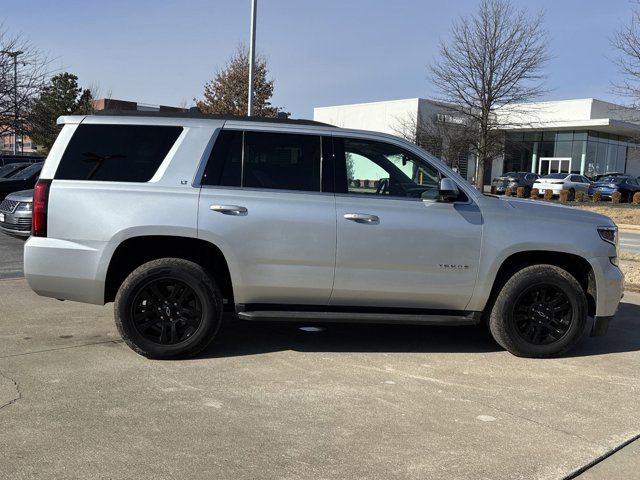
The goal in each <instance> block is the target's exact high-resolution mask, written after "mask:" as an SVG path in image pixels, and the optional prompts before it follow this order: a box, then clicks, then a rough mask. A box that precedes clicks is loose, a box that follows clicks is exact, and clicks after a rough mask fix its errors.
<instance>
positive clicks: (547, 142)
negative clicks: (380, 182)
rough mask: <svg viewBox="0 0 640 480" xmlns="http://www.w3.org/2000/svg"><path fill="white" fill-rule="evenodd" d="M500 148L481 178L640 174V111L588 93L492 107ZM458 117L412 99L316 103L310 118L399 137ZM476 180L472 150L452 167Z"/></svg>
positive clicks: (436, 105) (443, 106)
mask: <svg viewBox="0 0 640 480" xmlns="http://www.w3.org/2000/svg"><path fill="white" fill-rule="evenodd" d="M496 116H497V121H498V124H499V125H501V133H502V134H503V135H504V137H503V138H504V148H503V152H502V154H501V155H498V156H496V158H494V159H493V161H492V162H491V165H490V166H487V167H486V168H485V184H489V183H490V180H491V178H492V177H495V176H498V175H500V174H502V173H503V172H508V171H527V172H535V173H539V174H542V175H545V174H548V173H558V172H567V173H569V172H571V173H579V174H582V175H587V176H593V175H598V174H602V173H606V172H623V173H627V174H630V175H633V176H640V111H638V110H636V109H632V108H627V107H624V106H622V105H616V104H613V103H609V102H604V101H601V100H596V99H593V98H586V99H576V100H559V101H550V102H539V103H526V104H520V105H513V106H510V107H508V108H506V107H505V108H502V109H500V110H498V111H497V112H496ZM427 118H430V119H433V120H431V121H441V122H449V123H454V124H455V123H457V122H458V121H460V119H456V113H455V112H452V110H451V107H447V105H446V104H442V103H439V102H435V101H432V100H428V99H422V98H413V99H404V100H392V101H384V102H372V103H360V104H353V105H339V106H332V107H319V108H315V109H314V120H317V121H320V122H326V123H330V124H332V125H336V126H338V127H344V128H356V129H363V130H374V131H379V132H384V133H390V134H394V135H398V134H399V133H400V132H401V131H406V126H407V125H418V124H419V122H420V121H421V119H427ZM456 167H457V168H458V170H459V171H460V173H461V174H462V175H463V176H465V177H466V178H467V179H469V180H473V179H474V178H475V158H474V156H473V155H472V154H471V153H470V154H469V155H467V156H466V158H463V159H461V161H460V162H459V163H458V164H457V165H456Z"/></svg>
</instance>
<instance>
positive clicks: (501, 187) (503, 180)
mask: <svg viewBox="0 0 640 480" xmlns="http://www.w3.org/2000/svg"><path fill="white" fill-rule="evenodd" d="M538 178H540V175H538V174H537V173H531V172H507V173H505V174H503V175H502V176H500V177H497V178H494V179H493V180H492V181H491V186H492V187H495V188H496V193H504V192H505V190H506V189H507V188H513V189H516V188H518V187H524V189H525V195H526V196H529V194H530V193H531V189H532V188H533V184H534V183H535V181H536V180H537V179H538Z"/></svg>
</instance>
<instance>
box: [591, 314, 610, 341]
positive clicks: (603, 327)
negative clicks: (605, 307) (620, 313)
mask: <svg viewBox="0 0 640 480" xmlns="http://www.w3.org/2000/svg"><path fill="white" fill-rule="evenodd" d="M612 319H613V315H609V316H606V317H596V318H594V319H593V327H592V328H591V336H592V337H602V336H603V335H606V334H607V331H608V330H609V322H611V320H612Z"/></svg>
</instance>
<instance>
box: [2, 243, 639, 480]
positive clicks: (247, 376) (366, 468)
mask: <svg viewBox="0 0 640 480" xmlns="http://www.w3.org/2000/svg"><path fill="white" fill-rule="evenodd" d="M0 238H1V240H0V278H1V279H0V425H2V428H1V429H0V477H1V478H11V479H14V478H83V479H87V478H114V479H115V478H194V479H196V478H202V479H205V478H206V479H211V478H225V479H226V478H230V479H231V478H233V479H240V478H247V479H249V478H263V479H265V478H266V479H268V478H273V479H276V478H309V479H317V478H369V479H370V478H379V479H390V478H412V479H424V478H469V479H471V478H473V479H479V478H486V479H495V478H510V479H512V478H541V479H559V478H566V477H568V476H571V475H573V474H574V473H576V472H578V471H580V469H583V468H585V467H586V466H588V465H589V464H590V463H592V462H594V461H596V460H597V459H599V458H600V457H602V456H606V455H608V454H610V453H611V452H613V451H615V450H616V449H618V448H620V447H621V446H623V445H625V444H626V443H627V442H629V441H630V440H633V439H634V438H637V436H638V434H639V433H640V421H639V420H638V418H640V403H639V402H638V401H637V399H638V391H639V389H640V371H639V369H638V365H640V331H639V329H638V327H639V326H640V295H638V294H628V295H627V296H626V297H625V299H624V301H623V304H622V307H621V310H620V313H619V315H618V317H617V318H616V321H615V322H614V323H613V325H612V327H611V329H610V332H609V334H608V335H607V336H606V337H602V338H586V339H585V340H584V341H583V342H582V344H581V345H580V346H579V347H578V348H577V349H576V350H574V351H573V352H572V353H571V355H570V356H568V357H565V358H561V359H553V360H526V359H520V358H516V357H514V356H512V355H510V354H508V353H506V352H504V351H501V350H500V349H499V348H497V346H496V345H495V343H493V341H492V340H491V339H490V337H489V336H488V335H487V334H486V333H484V331H483V330H482V329H481V328H475V327H459V328H442V327H440V328H436V327H416V326H413V327H401V326H396V327H389V326H325V327H324V328H322V329H320V331H306V330H301V329H300V328H299V327H300V325H287V324H246V323H241V322H238V321H233V320H231V319H229V320H228V321H227V322H226V323H225V325H224V327H223V330H222V333H221V335H220V337H219V338H218V339H217V340H216V341H215V342H214V344H213V345H212V346H211V347H210V348H208V349H207V350H206V351H205V353H204V354H203V355H200V356H199V357H198V358H196V359H193V360H189V361H171V362H162V361H150V360H146V359H144V358H142V357H140V356H138V355H136V354H135V353H133V352H132V351H131V350H129V349H128V348H127V347H126V346H125V345H124V344H123V343H122V342H121V341H120V339H119V337H118V335H117V332H116V329H115V326H114V324H113V318H112V306H111V305H107V306H105V307H96V306H87V305H82V304H78V303H72V302H59V301H56V300H52V299H45V298H40V297H37V296H36V295H35V294H33V293H32V292H31V291H30V289H29V288H28V286H27V284H26V282H25V280H24V279H23V278H21V246H22V242H21V241H18V240H15V241H14V240H12V239H8V237H4V236H0ZM637 451H638V442H635V443H631V444H630V445H629V446H626V447H625V448H622V449H621V450H620V451H619V452H617V453H615V454H613V455H612V456H610V457H609V458H608V459H606V460H604V461H603V462H602V463H600V464H598V465H597V466H596V467H594V468H592V469H589V470H587V471H586V473H585V474H584V478H613V477H615V478H636V476H635V475H636V473H637V469H638V463H637V462H638V460H637V457H638V455H637ZM634 452H635V453H634Z"/></svg>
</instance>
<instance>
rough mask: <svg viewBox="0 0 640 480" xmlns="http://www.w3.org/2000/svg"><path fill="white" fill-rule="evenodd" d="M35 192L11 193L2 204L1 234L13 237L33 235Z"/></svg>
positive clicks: (0, 216) (0, 217) (0, 203)
mask: <svg viewBox="0 0 640 480" xmlns="http://www.w3.org/2000/svg"><path fill="white" fill-rule="evenodd" d="M32 212H33V190H23V191H21V192H14V193H10V194H9V195H7V196H6V198H5V199H4V200H2V201H1V202H0V232H2V233H6V234H7V235H11V236H13V237H23V238H26V237H28V236H29V235H31V219H32Z"/></svg>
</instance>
